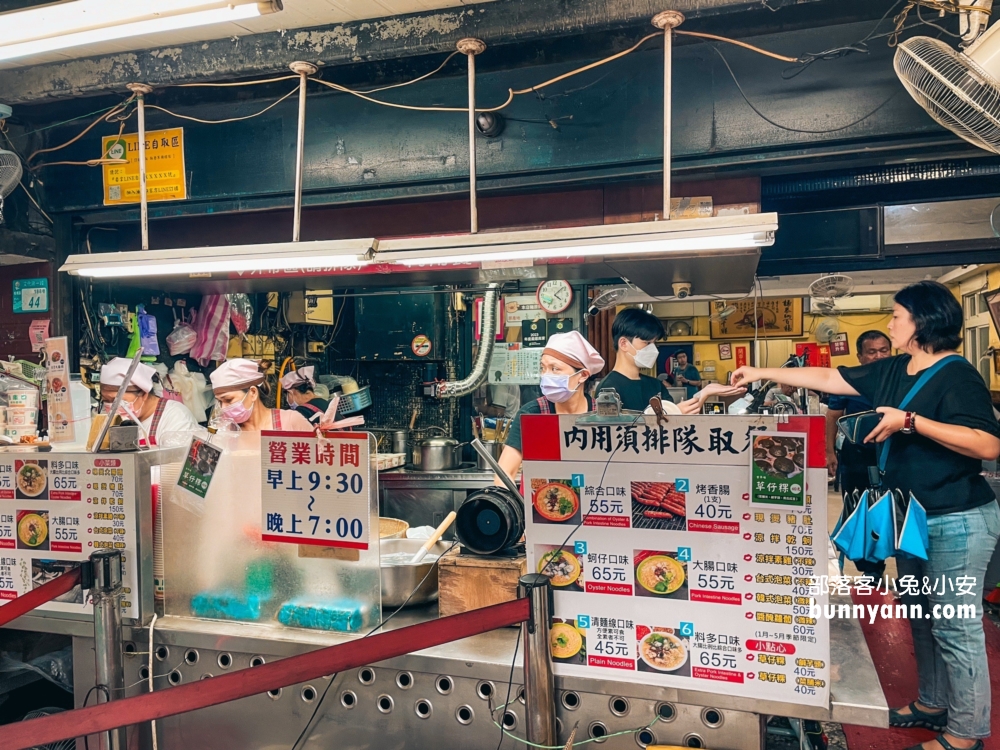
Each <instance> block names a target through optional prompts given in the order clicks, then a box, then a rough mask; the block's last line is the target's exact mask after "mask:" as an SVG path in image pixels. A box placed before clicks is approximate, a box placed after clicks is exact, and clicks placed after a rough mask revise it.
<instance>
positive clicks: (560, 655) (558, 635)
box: [549, 619, 587, 664]
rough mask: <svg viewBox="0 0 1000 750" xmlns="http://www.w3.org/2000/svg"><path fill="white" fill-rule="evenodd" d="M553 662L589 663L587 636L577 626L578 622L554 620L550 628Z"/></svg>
mask: <svg viewBox="0 0 1000 750" xmlns="http://www.w3.org/2000/svg"><path fill="white" fill-rule="evenodd" d="M549 646H550V647H551V649H552V661H558V662H562V663H563V664H586V663H587V636H586V634H585V632H584V631H583V630H580V628H578V627H577V626H576V620H559V619H553V620H552V627H551V628H549Z"/></svg>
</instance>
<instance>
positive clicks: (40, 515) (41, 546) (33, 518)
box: [17, 510, 49, 550]
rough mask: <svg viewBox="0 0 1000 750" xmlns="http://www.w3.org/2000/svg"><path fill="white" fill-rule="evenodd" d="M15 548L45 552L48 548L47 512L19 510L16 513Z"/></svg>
mask: <svg viewBox="0 0 1000 750" xmlns="http://www.w3.org/2000/svg"><path fill="white" fill-rule="evenodd" d="M17 548H18V549H33V550H46V549H48V548H49V512H48V511H47V510H19V511H18V512H17Z"/></svg>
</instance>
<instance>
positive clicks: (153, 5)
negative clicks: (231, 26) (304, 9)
mask: <svg viewBox="0 0 1000 750" xmlns="http://www.w3.org/2000/svg"><path fill="white" fill-rule="evenodd" d="M281 9H282V5H281V0H267V1H266V2H258V0H73V2H68V3H58V4H56V5H46V6H43V7H40V8H32V9H31V10H22V11H16V12H11V13H3V14H0V61H2V60H15V59H17V58H20V57H28V56H30V55H38V54H42V53H45V52H53V51H55V50H62V49H69V48H72V47H80V46H83V45H87V44H96V43H99V42H107V41H112V40H115V39H125V38H128V37H133V36H145V35H148V34H158V33H160V32H163V31H176V30H177V29H188V28H192V27H195V26H208V25H210V24H216V23H227V22H232V21H243V20H246V19H248V18H255V17H257V16H260V15H263V14H266V13H274V12H276V11H279V10H281Z"/></svg>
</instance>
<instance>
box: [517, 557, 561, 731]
mask: <svg viewBox="0 0 1000 750" xmlns="http://www.w3.org/2000/svg"><path fill="white" fill-rule="evenodd" d="M517 594H518V596H520V597H528V599H529V601H530V609H529V613H530V615H529V617H528V619H527V620H526V621H525V622H524V623H522V625H521V628H522V630H521V639H522V640H523V641H524V702H525V711H524V720H525V723H526V724H527V735H528V742H534V743H536V744H539V745H555V744H556V742H557V741H558V736H557V734H556V699H555V692H556V690H555V679H554V677H553V675H552V658H551V654H550V650H551V649H550V644H549V625H550V624H551V621H552V585H551V583H550V581H549V577H548V576H545V575H542V574H541V573H531V574H529V575H526V576H521V579H520V580H519V581H518V586H517Z"/></svg>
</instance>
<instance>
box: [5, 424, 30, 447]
mask: <svg viewBox="0 0 1000 750" xmlns="http://www.w3.org/2000/svg"><path fill="white" fill-rule="evenodd" d="M3 434H4V435H6V436H7V437H9V438H14V442H15V443H16V442H19V441H20V440H21V438H22V437H26V436H28V435H35V434H37V430H36V429H35V427H34V425H32V426H31V427H5V428H4V430H3Z"/></svg>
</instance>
